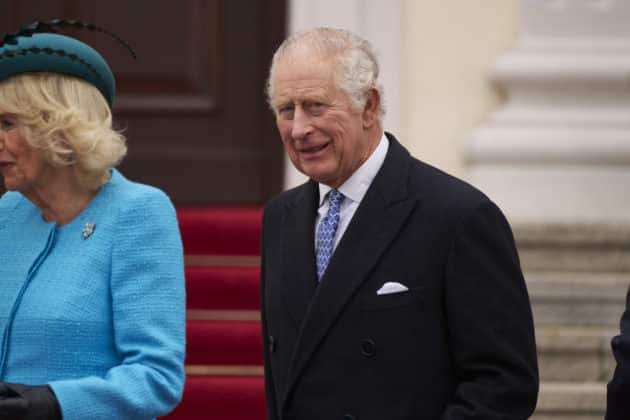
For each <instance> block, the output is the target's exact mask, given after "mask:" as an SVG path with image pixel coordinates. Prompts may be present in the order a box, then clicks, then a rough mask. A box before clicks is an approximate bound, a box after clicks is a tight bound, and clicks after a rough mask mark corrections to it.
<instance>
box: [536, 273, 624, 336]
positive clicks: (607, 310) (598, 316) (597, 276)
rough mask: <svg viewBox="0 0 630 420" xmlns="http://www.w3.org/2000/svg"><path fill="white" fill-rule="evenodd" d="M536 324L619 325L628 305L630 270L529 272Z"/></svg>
mask: <svg viewBox="0 0 630 420" xmlns="http://www.w3.org/2000/svg"><path fill="white" fill-rule="evenodd" d="M525 278H526V281H527V287H528V290H529V294H530V298H531V302H532V310H533V312H534V320H535V322H536V326H542V325H577V326H579V325H585V326H608V327H617V326H618V325H619V320H620V319H621V315H622V314H623V311H624V308H625V297H626V292H627V291H628V285H629V284H630V273H589V272H550V271H541V272H536V271H528V272H526V273H525Z"/></svg>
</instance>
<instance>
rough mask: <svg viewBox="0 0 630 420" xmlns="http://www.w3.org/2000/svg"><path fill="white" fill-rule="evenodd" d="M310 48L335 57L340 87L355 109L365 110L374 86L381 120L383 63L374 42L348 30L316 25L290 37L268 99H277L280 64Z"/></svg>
mask: <svg viewBox="0 0 630 420" xmlns="http://www.w3.org/2000/svg"><path fill="white" fill-rule="evenodd" d="M302 47H307V48H308V49H309V50H311V51H313V52H315V53H318V54H320V55H321V56H322V57H323V58H328V57H330V58H333V59H334V60H335V69H334V72H335V73H334V81H335V84H336V87H337V88H338V89H340V90H341V91H342V92H344V93H345V94H346V95H347V96H348V98H349V99H350V104H351V106H352V109H353V110H355V111H362V110H363V108H364V107H365V103H366V101H367V98H368V95H369V93H370V90H371V89H376V90H377V91H378V93H379V97H380V105H379V110H378V115H379V120H381V119H382V117H383V115H384V114H385V105H384V95H383V87H382V85H381V84H380V82H379V81H378V74H379V66H378V60H377V57H376V53H375V51H374V48H373V47H372V44H370V43H369V42H368V41H366V40H365V39H363V38H360V37H359V36H357V35H355V34H353V33H352V32H349V31H347V30H344V29H333V28H314V29H308V30H306V31H302V32H298V33H295V34H293V35H291V36H290V37H289V38H287V39H286V40H285V41H284V42H283V43H282V44H281V45H280V47H278V49H277V50H276V53H275V54H274V56H273V60H272V62H271V69H270V71H269V79H268V80H267V100H268V101H269V103H270V104H271V100H272V98H273V92H274V91H273V89H274V86H273V76H274V72H275V69H276V66H277V65H278V63H279V62H280V61H282V59H283V58H285V57H287V56H288V55H289V54H290V53H291V52H292V51H294V50H296V49H298V48H302Z"/></svg>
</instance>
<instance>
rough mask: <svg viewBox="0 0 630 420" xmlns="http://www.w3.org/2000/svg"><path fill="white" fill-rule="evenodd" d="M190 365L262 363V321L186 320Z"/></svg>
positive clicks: (187, 353)
mask: <svg viewBox="0 0 630 420" xmlns="http://www.w3.org/2000/svg"><path fill="white" fill-rule="evenodd" d="M186 341H187V350H186V364H190V365H262V364H263V356H262V345H263V344H262V335H261V327H260V322H258V321H205V320H188V321H187V322H186Z"/></svg>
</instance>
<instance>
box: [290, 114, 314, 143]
mask: <svg viewBox="0 0 630 420" xmlns="http://www.w3.org/2000/svg"><path fill="white" fill-rule="evenodd" d="M312 130H313V126H312V125H311V119H310V117H309V115H308V114H307V113H306V112H304V109H303V108H302V107H299V106H296V107H295V109H294V110H293V126H292V128H291V137H293V139H296V140H301V139H303V138H305V137H306V136H307V135H308V134H309V133H311V131H312Z"/></svg>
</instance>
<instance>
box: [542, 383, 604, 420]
mask: <svg viewBox="0 0 630 420" xmlns="http://www.w3.org/2000/svg"><path fill="white" fill-rule="evenodd" d="M605 411H606V384H605V383H604V382H585V383H579V384H576V383H565V382H543V383H541V385H540V394H539V397H538V406H537V408H536V413H535V414H534V416H532V417H531V419H532V420H596V419H597V420H601V419H602V418H603V416H604V413H605Z"/></svg>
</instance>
